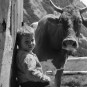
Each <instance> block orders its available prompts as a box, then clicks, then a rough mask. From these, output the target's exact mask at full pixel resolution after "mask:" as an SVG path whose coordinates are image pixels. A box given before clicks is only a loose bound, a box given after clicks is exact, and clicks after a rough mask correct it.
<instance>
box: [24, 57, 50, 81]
mask: <svg viewBox="0 0 87 87" xmlns="http://www.w3.org/2000/svg"><path fill="white" fill-rule="evenodd" d="M25 64H26V65H27V68H28V70H29V72H31V73H32V75H34V76H35V77H37V78H40V79H42V80H47V79H48V81H49V80H50V78H49V77H48V76H46V75H44V74H43V72H42V67H41V64H40V62H39V61H38V60H36V59H35V58H32V56H29V55H28V56H27V57H26V58H25Z"/></svg>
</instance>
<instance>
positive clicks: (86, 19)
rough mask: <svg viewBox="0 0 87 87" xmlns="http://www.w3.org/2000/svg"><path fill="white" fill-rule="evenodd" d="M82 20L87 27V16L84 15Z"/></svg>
mask: <svg viewBox="0 0 87 87" xmlns="http://www.w3.org/2000/svg"><path fill="white" fill-rule="evenodd" d="M82 22H83V25H84V26H85V27H87V18H85V17H82Z"/></svg>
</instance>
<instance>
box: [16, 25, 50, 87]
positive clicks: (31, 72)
mask: <svg viewBox="0 0 87 87" xmlns="http://www.w3.org/2000/svg"><path fill="white" fill-rule="evenodd" d="M17 45H18V51H17V57H16V63H17V78H18V82H19V84H20V85H21V87H45V86H46V85H49V82H50V78H49V77H48V76H46V75H44V74H43V71H42V67H41V64H40V62H39V60H38V58H37V56H36V55H35V54H34V53H33V52H32V50H33V49H34V47H35V38H34V29H33V28H31V27H29V26H27V25H25V26H23V29H22V28H21V30H20V32H18V33H17Z"/></svg>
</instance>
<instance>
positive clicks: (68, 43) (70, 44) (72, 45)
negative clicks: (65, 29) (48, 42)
mask: <svg viewBox="0 0 87 87" xmlns="http://www.w3.org/2000/svg"><path fill="white" fill-rule="evenodd" d="M62 48H63V49H65V50H68V51H75V50H76V49H77V48H78V43H77V41H76V40H75V39H71V38H67V39H64V40H63V43H62Z"/></svg>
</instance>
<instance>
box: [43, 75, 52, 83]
mask: <svg viewBox="0 0 87 87" xmlns="http://www.w3.org/2000/svg"><path fill="white" fill-rule="evenodd" d="M42 80H43V81H48V82H50V81H51V79H50V77H49V76H47V75H43V77H42Z"/></svg>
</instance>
